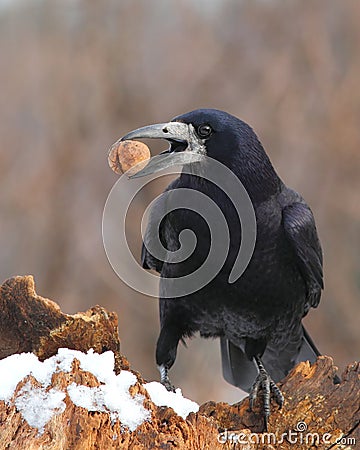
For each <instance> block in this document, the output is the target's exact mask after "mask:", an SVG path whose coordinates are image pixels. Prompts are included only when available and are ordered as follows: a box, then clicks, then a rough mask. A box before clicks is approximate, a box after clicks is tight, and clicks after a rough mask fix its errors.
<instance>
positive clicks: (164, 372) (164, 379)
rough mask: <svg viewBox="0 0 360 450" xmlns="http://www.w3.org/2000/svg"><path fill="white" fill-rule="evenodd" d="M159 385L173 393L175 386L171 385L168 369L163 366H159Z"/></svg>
mask: <svg viewBox="0 0 360 450" xmlns="http://www.w3.org/2000/svg"><path fill="white" fill-rule="evenodd" d="M159 372H160V383H161V384H162V385H163V386H165V387H166V389H167V390H168V391H169V392H175V386H174V385H173V384H172V383H171V381H170V378H169V374H168V372H169V369H168V368H167V367H165V366H159Z"/></svg>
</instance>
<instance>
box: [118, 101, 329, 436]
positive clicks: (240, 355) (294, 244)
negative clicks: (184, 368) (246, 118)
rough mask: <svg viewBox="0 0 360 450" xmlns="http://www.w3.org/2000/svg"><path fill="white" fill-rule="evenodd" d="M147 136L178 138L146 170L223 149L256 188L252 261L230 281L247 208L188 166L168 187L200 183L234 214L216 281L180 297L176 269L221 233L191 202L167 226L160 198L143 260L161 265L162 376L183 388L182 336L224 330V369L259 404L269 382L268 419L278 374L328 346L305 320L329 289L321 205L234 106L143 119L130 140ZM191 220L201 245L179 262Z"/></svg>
mask: <svg viewBox="0 0 360 450" xmlns="http://www.w3.org/2000/svg"><path fill="white" fill-rule="evenodd" d="M141 138H164V139H167V140H168V141H169V142H170V147H169V149H168V150H167V151H165V152H164V153H163V155H162V156H161V157H160V158H159V160H158V161H155V163H153V164H152V163H151V162H150V164H149V165H148V166H147V167H146V168H145V169H143V170H142V171H141V172H140V173H139V174H138V175H137V176H144V175H147V174H149V173H152V172H155V171H157V170H160V169H162V168H165V167H168V166H170V165H172V164H173V155H174V154H176V153H179V152H184V154H188V155H191V154H192V155H200V157H199V160H197V159H196V158H195V159H194V160H195V161H198V162H194V163H190V164H187V167H191V165H192V164H195V165H196V164H197V165H200V167H202V166H203V167H202V169H203V170H204V171H205V172H206V163H205V162H204V163H202V162H201V155H206V156H207V157H210V158H214V159H215V160H217V161H219V162H221V163H222V164H224V165H226V166H227V167H228V168H229V169H231V171H232V172H233V173H234V174H235V175H236V176H237V177H238V179H239V180H240V181H241V183H242V184H243V186H244V187H245V188H246V190H247V193H248V195H249V197H250V199H251V202H252V204H253V208H254V211H255V216H256V227H257V230H256V232H257V236H256V243H255V248H254V252H253V255H252V258H251V260H250V263H249V264H248V266H247V268H246V270H245V272H244V273H243V274H242V276H241V277H240V278H239V279H238V280H237V281H236V282H234V283H229V273H230V271H231V268H232V266H233V264H234V261H235V257H236V254H237V253H238V251H239V245H240V241H241V224H240V221H239V217H238V214H237V212H236V210H235V209H234V207H233V205H232V203H231V201H230V199H229V198H228V197H227V196H226V195H225V194H224V193H223V192H222V191H221V189H220V188H218V187H217V186H215V185H214V184H213V183H211V182H210V181H206V180H204V179H203V178H202V177H201V176H199V175H198V174H191V173H190V174H189V173H181V175H180V176H179V177H178V178H177V179H176V180H175V181H174V182H172V183H171V184H170V185H169V187H168V188H167V191H170V192H173V191H174V190H176V189H179V188H188V189H195V190H198V191H200V192H202V193H204V194H206V195H207V196H209V197H210V198H212V200H213V201H214V202H215V203H216V204H217V205H218V206H219V207H220V209H221V211H222V212H223V214H224V216H225V217H226V221H227V223H228V226H229V232H230V250H229V252H228V256H227V258H226V261H225V263H224V264H223V266H222V268H221V270H220V272H219V273H218V275H217V276H216V277H215V278H214V279H213V280H212V281H210V282H209V283H208V284H207V285H206V286H204V287H203V288H201V289H200V290H198V291H197V292H194V293H192V294H189V295H185V296H181V297H177V298H174V299H172V298H171V292H170V293H169V292H168V290H169V284H166V283H165V280H166V278H168V277H182V276H184V275H186V274H188V273H191V272H192V271H193V270H195V269H196V268H197V267H198V266H201V264H202V263H203V262H204V260H205V259H206V254H207V252H208V251H209V248H210V245H211V235H210V230H209V228H208V226H207V224H206V222H205V220H203V219H202V218H201V217H199V215H198V214H197V213H196V212H194V211H187V210H186V209H184V208H180V209H177V210H174V211H172V212H170V213H169V214H168V215H167V216H166V217H165V218H164V219H163V220H162V221H161V224H160V227H159V229H158V228H157V227H156V226H155V225H154V224H155V223H156V218H157V215H160V214H161V212H162V211H163V210H164V207H165V205H164V200H162V199H160V200H159V201H158V202H157V203H156V204H155V205H154V207H153V209H152V212H151V215H150V219H149V223H148V228H147V232H146V235H145V239H144V244H143V249H142V265H143V267H144V268H145V269H154V270H156V271H157V272H159V273H160V295H159V297H160V299H159V303H160V323H161V331H160V336H159V339H158V341H157V347H156V362H157V364H158V367H159V370H160V374H161V382H162V383H163V384H164V385H165V386H166V387H167V388H168V389H173V387H172V385H171V383H170V380H169V377H168V370H169V369H170V368H171V367H172V365H173V364H174V362H175V359H176V352H177V346H178V343H179V341H180V340H184V339H185V338H187V337H191V336H192V335H194V333H196V332H199V333H200V335H201V336H202V337H205V338H208V337H212V338H213V337H220V339H221V353H222V364H223V375H224V378H225V379H226V380H227V381H228V382H230V383H231V384H233V385H235V386H238V387H240V388H241V389H243V390H245V391H247V392H250V406H251V407H252V406H253V403H254V400H255V398H256V396H257V394H258V391H259V389H260V390H262V391H263V414H264V420H265V427H266V428H267V422H268V417H269V415H270V397H271V394H273V396H274V398H275V400H276V402H277V403H278V404H279V406H280V407H281V406H282V404H283V396H282V394H281V392H280V389H279V388H278V387H277V386H276V384H275V383H276V382H278V381H280V380H281V379H282V378H283V377H284V376H285V375H286V374H287V373H288V372H289V371H290V369H291V368H292V367H293V366H294V365H295V364H296V363H297V362H299V361H305V360H310V361H311V362H314V361H315V359H316V357H317V356H318V355H319V352H318V350H317V349H316V347H315V345H314V343H313V342H312V340H311V338H310V337H309V335H308V333H307V332H306V331H305V329H304V327H303V325H302V323H301V321H302V318H303V317H304V316H305V315H306V314H307V313H308V311H309V309H310V308H311V307H313V308H316V307H317V306H318V304H319V301H320V295H321V290H322V289H323V270H322V250H321V246H320V242H319V239H318V235H317V231H316V226H315V221H314V217H313V214H312V212H311V210H310V208H309V206H308V205H307V204H306V203H305V201H304V200H303V198H302V197H301V196H300V195H299V194H298V193H297V192H295V191H293V190H292V189H290V188H288V187H287V186H285V184H284V183H283V182H282V181H281V179H280V178H279V176H278V175H277V173H276V172H275V170H274V168H273V166H272V164H271V162H270V160H269V158H268V156H267V154H266V152H265V150H264V148H263V146H262V144H261V143H260V141H259V139H258V137H257V136H256V134H255V132H254V131H253V130H252V128H251V127H250V126H249V125H247V124H246V123H245V122H243V121H241V120H239V119H238V118H236V117H234V116H232V115H230V114H228V113H226V112H223V111H219V110H215V109H198V110H195V111H192V112H189V113H186V114H184V115H181V116H178V117H175V118H174V119H173V120H172V121H171V122H168V123H163V124H156V125H150V126H147V127H143V128H139V129H137V130H135V131H132V132H130V133H128V134H127V135H126V136H124V137H123V138H122V139H123V140H125V139H141ZM166 201H171V197H170V200H169V199H168V200H166ZM184 229H192V230H193V231H194V232H195V234H196V236H197V239H198V240H197V244H196V248H195V250H194V252H193V254H192V255H191V257H189V258H188V259H187V260H185V261H182V262H177V263H174V262H171V258H170V257H169V255H171V253H172V252H173V251H175V250H178V249H179V247H180V242H179V238H178V237H179V233H180V232H181V231H182V230H184ZM158 232H159V234H160V240H161V242H162V244H163V245H164V247H165V248H166V249H167V251H164V255H163V258H162V260H160V259H159V258H158V257H154V256H153V255H152V254H151V253H150V252H149V250H148V248H149V246H150V244H151V241H152V240H153V239H154V235H155V233H158ZM217 239H219V237H217ZM164 289H165V290H167V291H166V292H165V291H164ZM169 297H170V298H169Z"/></svg>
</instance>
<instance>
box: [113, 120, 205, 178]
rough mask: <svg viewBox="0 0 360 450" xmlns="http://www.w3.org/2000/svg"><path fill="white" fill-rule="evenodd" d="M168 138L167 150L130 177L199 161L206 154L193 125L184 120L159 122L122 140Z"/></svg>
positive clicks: (137, 176) (129, 134)
mask: <svg viewBox="0 0 360 450" xmlns="http://www.w3.org/2000/svg"><path fill="white" fill-rule="evenodd" d="M144 138H147V139H166V140H167V141H169V142H170V146H169V148H168V149H167V150H165V151H164V152H162V153H160V154H159V155H157V156H154V157H152V158H151V159H150V161H149V163H148V164H147V165H146V166H145V167H144V169H142V170H140V171H139V172H137V173H136V174H134V175H132V176H130V178H139V177H143V176H146V175H150V174H152V173H155V172H159V171H160V170H164V169H167V168H168V167H171V166H174V165H184V164H190V163H193V162H199V161H201V160H202V159H203V156H204V154H205V151H204V147H203V145H201V143H200V141H199V139H198V138H197V136H196V133H195V130H194V128H193V126H192V125H190V124H186V123H183V122H168V123H157V124H154V125H149V126H147V127H142V128H138V129H137V130H134V131H130V133H128V134H126V135H125V136H123V137H122V138H121V139H120V140H121V141H125V140H135V139H144Z"/></svg>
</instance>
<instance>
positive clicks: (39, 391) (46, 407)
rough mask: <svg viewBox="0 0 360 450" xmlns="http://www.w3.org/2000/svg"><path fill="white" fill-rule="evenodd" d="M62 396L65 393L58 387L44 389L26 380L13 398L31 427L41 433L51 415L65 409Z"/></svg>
mask: <svg viewBox="0 0 360 450" xmlns="http://www.w3.org/2000/svg"><path fill="white" fill-rule="evenodd" d="M64 398H65V393H64V392H62V391H59V390H58V389H50V390H49V391H46V390H45V389H44V388H41V387H40V388H37V387H34V386H32V384H31V382H30V381H28V382H27V383H26V384H25V385H24V386H23V387H22V388H21V390H20V392H19V395H18V397H17V398H16V399H15V406H16V408H17V410H18V411H20V412H21V415H22V416H23V418H24V419H25V420H26V422H27V423H28V424H29V425H30V426H31V427H34V428H37V429H38V430H39V433H43V432H44V426H45V425H46V424H47V422H48V421H49V420H50V419H51V418H52V416H53V415H56V414H61V413H62V412H63V411H65V408H66V405H65V403H64V402H63V400H64Z"/></svg>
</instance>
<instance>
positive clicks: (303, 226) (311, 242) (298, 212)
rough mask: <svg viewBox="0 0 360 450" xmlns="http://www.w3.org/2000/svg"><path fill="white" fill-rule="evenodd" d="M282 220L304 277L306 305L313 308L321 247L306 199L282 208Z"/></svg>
mask: <svg viewBox="0 0 360 450" xmlns="http://www.w3.org/2000/svg"><path fill="white" fill-rule="evenodd" d="M282 223H283V227H284V230H285V236H286V238H287V239H288V241H289V242H290V244H291V247H292V249H293V251H294V253H295V256H296V261H297V264H298V267H299V270H300V272H301V275H302V277H303V279H304V281H305V285H306V289H307V303H308V307H310V306H312V307H313V308H316V307H317V306H318V304H319V301H320V295H321V290H322V289H323V287H324V283H323V269H322V264H323V260H322V250H321V245H320V241H319V238H318V235H317V231H316V226H315V220H314V216H313V214H312V212H311V209H310V208H309V207H308V206H307V205H306V203H303V202H301V201H299V202H294V203H291V204H290V205H287V206H285V207H284V208H283V211H282ZM306 312H307V311H305V313H306Z"/></svg>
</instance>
